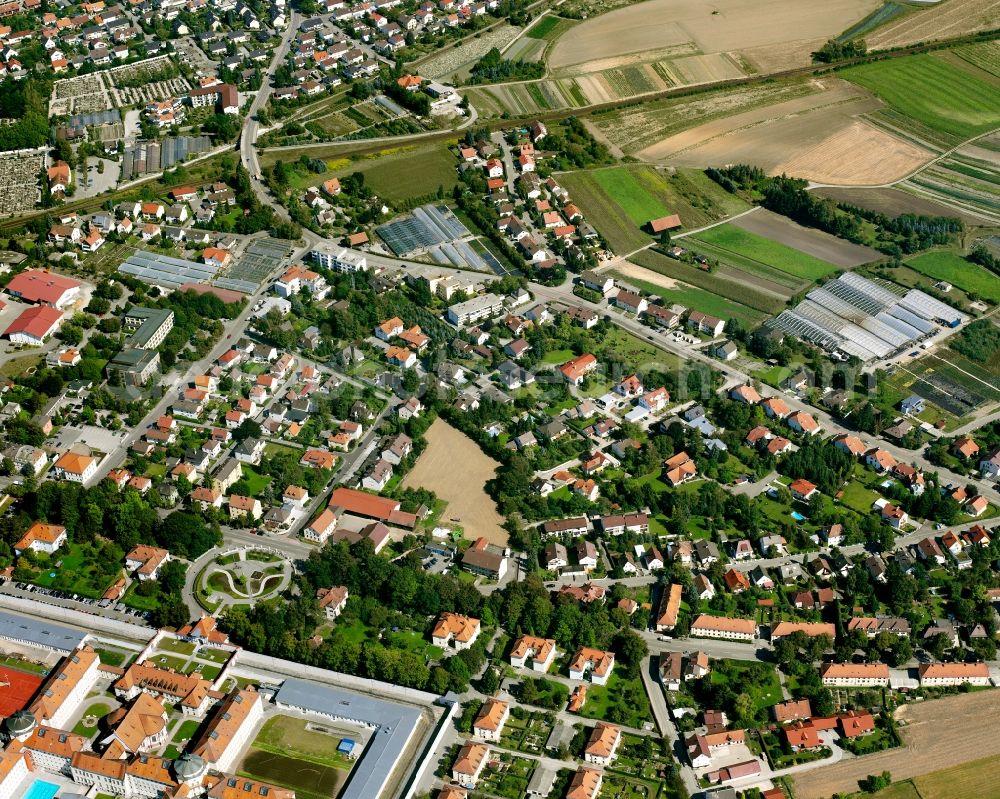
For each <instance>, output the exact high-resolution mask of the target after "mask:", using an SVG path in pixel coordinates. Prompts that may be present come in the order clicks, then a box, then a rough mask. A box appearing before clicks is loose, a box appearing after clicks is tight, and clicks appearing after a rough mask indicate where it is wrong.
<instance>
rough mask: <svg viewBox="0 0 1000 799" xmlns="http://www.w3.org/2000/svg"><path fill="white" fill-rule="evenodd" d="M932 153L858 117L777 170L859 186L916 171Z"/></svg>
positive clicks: (879, 182) (828, 181)
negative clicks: (861, 183)
mask: <svg viewBox="0 0 1000 799" xmlns="http://www.w3.org/2000/svg"><path fill="white" fill-rule="evenodd" d="M932 157H933V156H932V154H931V153H930V152H928V151H927V150H925V149H923V148H922V147H917V146H916V145H915V144H911V143H910V142H906V141H903V140H902V139H898V138H896V137H895V136H893V135H892V134H891V133H887V132H886V131H884V130H880V129H879V128H876V127H873V126H872V125H869V124H868V123H867V122H861V121H859V120H855V121H853V122H848V123H847V124H846V126H845V127H843V128H841V129H840V130H836V131H834V132H833V133H831V134H830V135H829V136H827V137H826V138H825V139H824V140H823V141H821V142H820V143H819V144H817V145H815V146H814V147H810V148H808V149H806V150H803V151H801V152H798V153H795V154H794V155H792V156H791V157H790V158H788V159H787V160H785V161H782V162H781V163H779V164H777V165H775V166H774V168H773V169H774V172H776V173H778V172H781V173H785V174H788V175H798V176H802V177H805V178H809V179H810V180H812V181H814V182H815V183H831V184H834V185H836V186H855V185H858V184H859V183H860V182H861V181H867V182H868V183H869V184H871V185H879V184H881V183H890V182H892V181H895V180H899V179H900V178H902V177H905V176H906V175H909V174H911V173H912V172H915V171H916V170H918V169H920V167H922V166H923V165H924V164H926V163H927V162H928V161H929V160H930V159H931V158H932Z"/></svg>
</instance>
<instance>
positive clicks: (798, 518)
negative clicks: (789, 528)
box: [792, 510, 806, 522]
mask: <svg viewBox="0 0 1000 799" xmlns="http://www.w3.org/2000/svg"><path fill="white" fill-rule="evenodd" d="M792 518H793V519H795V521H797V522H804V521H805V520H806V517H805V516H803V515H802V514H801V513H799V512H798V511H797V510H793V511H792Z"/></svg>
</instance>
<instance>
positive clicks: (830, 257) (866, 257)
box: [731, 208, 883, 268]
mask: <svg viewBox="0 0 1000 799" xmlns="http://www.w3.org/2000/svg"><path fill="white" fill-rule="evenodd" d="M731 224H732V225H733V226H734V227H738V228H741V229H742V230H746V231H749V232H750V233H756V234H757V235H758V236H764V237H765V238H768V239H772V240H773V241H777V242H780V243H781V244H784V245H785V246H787V247H791V248H792V249H795V250H799V251H801V252H804V253H806V254H808V255H811V256H813V257H814V258H820V259H821V260H824V261H829V262H830V263H831V264H834V265H836V266H842V267H845V268H848V267H852V266H860V265H861V264H866V263H868V262H869V261H875V260H877V259H879V258H881V257H883V256H882V253H880V252H879V251H878V250H873V249H872V248H871V247H865V246H862V245H861V244H854V243H853V242H850V241H844V239H838V238H837V237H836V236H831V235H830V234H829V233H824V232H823V231H822V230H816V229H814V228H808V227H803V226H802V225H799V224H797V223H795V222H793V221H792V220H791V219H789V218H788V217H787V216H781V214H776V213H773V212H772V211H768V210H767V209H766V208H761V209H760V210H759V211H755V212H754V213H752V214H744V215H743V216H741V217H738V218H736V219H734V220H733V221H732V223H731Z"/></svg>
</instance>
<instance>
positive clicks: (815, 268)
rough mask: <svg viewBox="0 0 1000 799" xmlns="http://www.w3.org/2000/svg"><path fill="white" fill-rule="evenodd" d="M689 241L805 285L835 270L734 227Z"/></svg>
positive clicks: (724, 228)
mask: <svg viewBox="0 0 1000 799" xmlns="http://www.w3.org/2000/svg"><path fill="white" fill-rule="evenodd" d="M693 238H695V239H697V240H698V241H704V242H707V243H708V244H712V245H715V246H716V247H720V248H722V249H723V250H730V251H732V252H734V253H737V254H739V255H745V256H748V257H750V258H753V259H754V260H755V261H760V262H762V263H765V264H767V265H768V266H773V267H775V268H776V269H779V270H781V271H782V272H785V273H787V274H789V275H794V276H795V277H800V278H804V279H806V280H809V281H813V280H819V279H820V278H822V277H826V276H827V275H829V274H830V273H831V272H833V271H835V270H836V268H837V267H835V266H834V265H833V264H831V263H829V262H828V261H823V260H821V259H819V258H816V257H814V256H812V255H809V254H807V253H804V252H801V251H800V250H796V249H793V248H792V247H789V246H787V245H785V244H782V243H780V242H777V241H773V240H771V239H767V238H764V237H763V236H759V235H757V234H756V233H751V232H750V231H748V230H742V229H740V228H738V227H736V226H735V225H719V226H718V227H714V228H711V229H709V230H704V231H702V232H701V233H698V234H696V235H695V236H693Z"/></svg>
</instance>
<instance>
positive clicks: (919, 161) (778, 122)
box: [633, 78, 933, 185]
mask: <svg viewBox="0 0 1000 799" xmlns="http://www.w3.org/2000/svg"><path fill="white" fill-rule="evenodd" d="M793 85H795V84H793ZM798 85H800V86H803V87H804V90H803V91H800V92H798V93H790V92H783V93H780V94H776V96H775V97H774V98H773V99H774V102H768V100H770V99H771V98H767V97H765V98H762V99H763V100H764V101H763V102H760V103H757V104H755V105H752V106H750V107H748V108H744V109H733V113H731V114H729V115H728V116H725V117H721V118H718V117H714V118H712V119H711V120H710V121H705V122H704V123H703V124H699V125H695V126H693V127H690V128H689V129H687V130H683V131H680V132H676V133H674V134H673V135H668V136H664V137H663V138H661V139H660V140H658V141H654V142H651V143H650V144H648V145H647V146H645V147H644V148H642V149H639V150H636V151H633V152H634V154H635V155H636V157H637V158H639V159H640V160H643V161H653V162H660V161H665V160H667V159H669V160H670V162H671V163H680V164H685V165H691V166H694V165H700V166H706V165H707V166H721V165H724V164H728V163H737V162H741V163H752V164H755V165H757V166H760V167H761V168H762V169H764V170H766V171H767V172H769V173H772V174H781V173H786V174H790V175H797V176H801V177H805V178H809V179H810V180H813V181H816V182H818V183H833V184H844V185H858V184H879V183H887V182H890V181H893V180H898V179H899V178H901V177H904V176H905V175H908V174H910V173H911V172H913V171H914V170H916V169H918V168H919V167H921V166H922V165H923V164H925V163H927V161H929V160H930V159H931V157H932V155H933V154H932V153H931V152H930V151H928V150H927V149H925V148H921V147H918V146H917V145H915V144H913V143H911V142H909V141H905V140H903V139H902V138H900V137H898V136H895V135H892V134H891V133H889V132H887V131H884V130H880V129H879V128H877V127H875V126H874V125H872V124H870V123H868V122H866V121H865V120H864V119H861V118H860V117H861V115H863V114H867V113H871V112H875V111H878V109H879V108H880V107H881V103H880V102H879V101H878V100H877V99H876V98H874V97H873V96H872V95H871V94H870V93H869V92H867V91H865V90H864V89H862V88H860V87H858V86H854V85H852V84H850V83H847V82H846V81H842V80H838V79H835V78H824V79H822V80H816V81H811V82H809V83H808V84H798ZM789 95H790V96H789Z"/></svg>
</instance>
